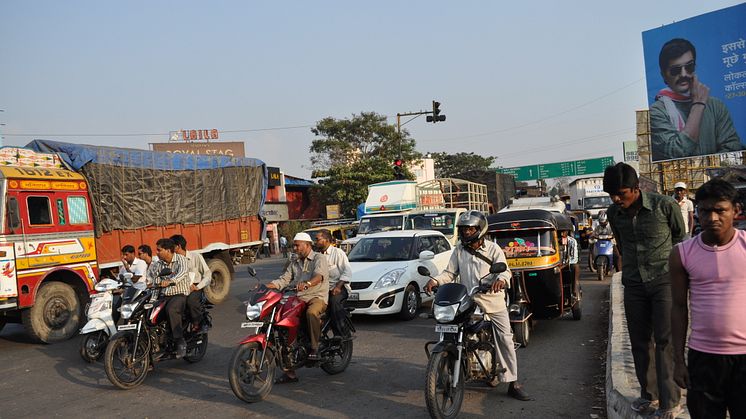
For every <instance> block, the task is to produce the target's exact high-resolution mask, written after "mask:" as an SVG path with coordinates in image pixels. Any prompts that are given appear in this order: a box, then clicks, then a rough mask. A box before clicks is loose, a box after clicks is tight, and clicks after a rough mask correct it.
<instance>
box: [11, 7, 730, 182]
mask: <svg viewBox="0 0 746 419" xmlns="http://www.w3.org/2000/svg"><path fill="white" fill-rule="evenodd" d="M739 3H740V2H739V1H720V0H710V1H707V2H702V1H690V0H679V1H670V0H657V1H641V0H628V1H625V2H599V1H597V0H593V1H591V0H582V1H581V0H578V1H574V0H567V1H563V2H560V1H524V2H498V1H465V2H444V1H406V2H402V1H386V0H380V1H375V2H350V1H306V2H303V1H284V2H283V1H276V2H269V1H267V2H258V1H216V2H204V1H158V0H149V1H135V0H133V1H123V2H112V1H75V0H70V1H64V2H60V1H22V0H4V1H2V2H0V110H2V112H0V124H4V125H0V134H2V137H3V139H2V140H3V145H18V146H23V145H25V144H27V143H28V142H29V141H31V140H33V139H52V140H59V141H66V142H74V143H82V144H95V145H108V146H121V147H132V148H144V149H146V148H148V144H149V143H153V142H166V141H168V133H169V131H176V130H181V129H213V128H214V129H218V130H219V131H220V132H221V133H220V139H221V140H225V141H244V142H245V149H246V155H247V157H254V158H258V159H261V160H263V161H264V162H266V163H267V164H268V165H269V166H278V167H280V168H281V170H282V171H284V172H285V173H286V174H289V175H293V176H300V177H306V178H308V177H310V175H311V169H312V168H311V164H310V155H309V151H308V150H309V147H310V145H311V142H312V141H313V139H314V138H315V137H314V135H313V134H312V133H311V131H310V128H311V127H312V126H313V125H315V123H316V122H317V121H319V120H321V119H323V118H325V117H334V118H340V119H341V118H350V117H351V116H352V115H353V114H359V113H360V112H369V111H373V112H377V113H379V114H382V115H386V116H388V117H389V120H388V121H389V123H391V124H395V123H396V114H397V113H405V112H416V111H427V110H430V109H431V108H432V106H431V102H432V100H437V101H439V102H441V106H440V108H441V111H442V114H445V115H446V117H447V119H446V121H445V122H439V123H437V124H432V123H427V122H425V118H424V117H419V118H417V119H414V120H412V121H409V122H407V121H408V119H407V118H404V119H403V122H407V123H406V125H404V128H406V129H407V130H408V131H409V133H410V134H411V136H412V137H413V138H414V139H415V140H416V141H417V148H418V150H419V151H421V152H423V153H427V152H436V151H445V152H449V153H456V152H474V153H477V154H480V155H485V156H488V155H489V156H496V157H497V160H496V162H495V165H496V166H502V167H513V166H521V165H527V164H536V163H551V162H559V161H567V160H577V159H585V158H594V157H604V156H614V158H615V160H617V161H620V160H621V159H622V142H623V141H632V140H634V139H635V111H636V110H640V109H646V108H647V99H646V86H645V80H644V76H645V74H644V63H643V49H642V36H641V33H642V32H643V31H645V30H648V29H653V28H657V27H660V26H661V25H666V24H670V23H673V22H675V21H680V20H683V19H686V18H689V17H692V16H696V15H699V14H703V13H707V12H710V11H713V10H718V9H722V8H725V7H729V6H733V5H736V4H739Z"/></svg>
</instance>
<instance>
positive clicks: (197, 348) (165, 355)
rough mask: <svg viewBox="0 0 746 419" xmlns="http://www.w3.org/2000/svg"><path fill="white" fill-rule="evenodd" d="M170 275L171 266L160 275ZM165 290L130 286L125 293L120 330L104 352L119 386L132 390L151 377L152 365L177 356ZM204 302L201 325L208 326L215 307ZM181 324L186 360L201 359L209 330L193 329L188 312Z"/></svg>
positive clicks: (107, 368)
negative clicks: (211, 311) (138, 288)
mask: <svg viewBox="0 0 746 419" xmlns="http://www.w3.org/2000/svg"><path fill="white" fill-rule="evenodd" d="M170 274H171V271H170V270H169V269H164V270H163V271H161V272H160V274H159V278H162V277H166V276H168V275H170ZM158 282H160V281H158ZM164 290H165V288H164V287H160V286H157V284H156V286H154V287H152V288H148V289H146V290H145V291H138V290H137V289H136V288H134V287H129V288H127V289H126V290H125V292H124V298H123V301H122V306H121V315H122V319H121V322H120V323H119V325H118V326H117V331H118V332H117V334H116V335H114V336H112V338H111V340H110V341H109V344H108V345H107V346H106V352H105V354H104V369H105V371H106V377H107V378H108V379H109V381H111V383H112V384H114V385H115V386H116V387H118V388H120V389H123V390H129V389H132V388H135V387H137V386H139V385H140V384H142V382H143V381H145V378H146V377H147V376H148V372H149V371H150V370H151V369H150V366H151V365H155V364H156V363H157V362H160V361H164V360H167V359H175V358H176V342H175V340H174V338H173V337H172V335H171V327H170V326H169V324H168V318H167V317H168V315H167V313H166V310H165V306H166V298H165V294H164ZM203 303H204V304H205V306H204V310H203V313H204V314H203V318H202V319H201V321H200V324H202V325H206V326H207V327H208V328H209V327H211V326H212V318H211V317H210V313H209V311H208V310H209V309H210V308H212V307H213V306H212V304H209V303H206V302H203ZM182 324H183V327H184V340H186V345H187V352H186V356H184V360H185V361H187V362H189V363H195V362H199V361H201V360H202V358H204V356H205V354H206V353H207V342H208V338H207V332H204V331H203V330H204V328H202V329H200V330H199V331H198V332H193V331H192V322H191V321H189V320H188V316H187V315H186V313H185V320H184V321H183V322H182Z"/></svg>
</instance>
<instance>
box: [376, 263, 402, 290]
mask: <svg viewBox="0 0 746 419" xmlns="http://www.w3.org/2000/svg"><path fill="white" fill-rule="evenodd" d="M406 271H407V269H406V268H398V269H394V270H391V271H388V272H386V273H385V274H383V276H382V277H381V278H379V279H378V282H376V285H375V286H374V287H373V288H384V287H389V286H391V285H396V283H397V282H398V281H399V278H401V276H402V275H404V272H406Z"/></svg>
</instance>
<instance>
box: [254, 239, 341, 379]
mask: <svg viewBox="0 0 746 419" xmlns="http://www.w3.org/2000/svg"><path fill="white" fill-rule="evenodd" d="M312 245H313V240H311V236H309V235H308V233H298V234H296V235H295V237H294V238H293V250H294V251H295V254H296V255H297V257H296V258H295V259H293V261H292V262H290V264H288V266H287V268H285V272H284V273H283V274H282V275H280V277H279V278H277V279H275V280H274V281H272V282H270V283H269V284H267V288H273V289H283V288H285V287H287V286H288V285H289V284H290V283H291V282H293V281H295V282H296V285H295V290H296V291H297V292H298V298H300V299H301V300H303V301H304V302H305V303H306V305H307V307H306V322H307V324H308V335H309V336H308V337H309V338H310V340H311V351H310V352H309V354H308V359H309V360H311V361H317V360H318V359H319V355H318V349H319V335H321V313H323V312H324V311H325V310H326V304H327V301H328V299H329V264H328V262H327V259H326V257H324V256H323V255H320V254H319V253H316V252H314V251H313V248H312ZM296 381H298V376H297V375H296V374H295V371H294V370H287V371H285V374H283V376H282V377H280V378H278V379H277V381H276V382H277V383H278V384H284V383H293V382H296Z"/></svg>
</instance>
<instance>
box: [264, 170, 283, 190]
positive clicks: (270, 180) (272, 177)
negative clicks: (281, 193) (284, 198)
mask: <svg viewBox="0 0 746 419" xmlns="http://www.w3.org/2000/svg"><path fill="white" fill-rule="evenodd" d="M281 184H282V180H281V179H280V168H279V167H269V166H267V186H280V185H281Z"/></svg>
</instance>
